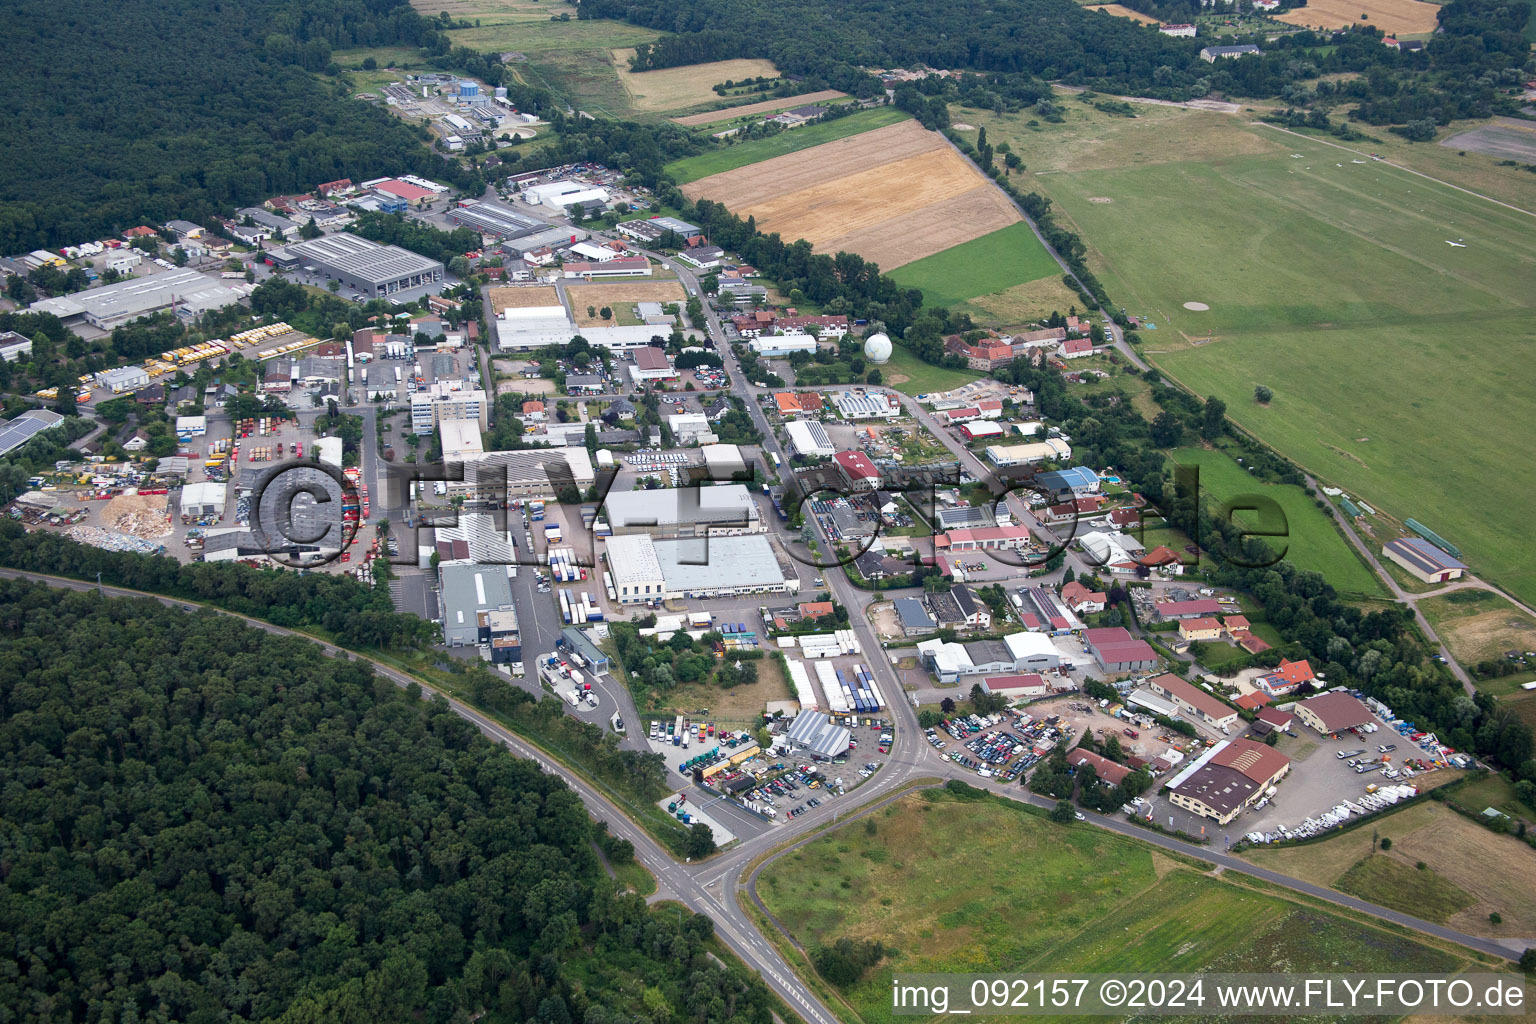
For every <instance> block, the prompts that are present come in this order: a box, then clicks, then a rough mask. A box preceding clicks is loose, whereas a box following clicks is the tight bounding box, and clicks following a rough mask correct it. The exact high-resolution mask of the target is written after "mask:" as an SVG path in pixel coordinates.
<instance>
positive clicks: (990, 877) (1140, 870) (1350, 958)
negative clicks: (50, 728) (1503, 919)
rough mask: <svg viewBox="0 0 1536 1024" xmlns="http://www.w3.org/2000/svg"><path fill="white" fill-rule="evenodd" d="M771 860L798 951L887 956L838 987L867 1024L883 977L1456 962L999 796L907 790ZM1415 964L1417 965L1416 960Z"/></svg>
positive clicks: (765, 888)
mask: <svg viewBox="0 0 1536 1024" xmlns="http://www.w3.org/2000/svg"><path fill="white" fill-rule="evenodd" d="M872 820H873V821H874V831H873V834H870V832H869V831H868V830H867V828H866V826H865V825H863V824H862V823H859V822H855V823H854V824H852V825H849V826H847V827H845V828H843V829H841V830H839V831H837V832H835V833H833V834H832V835H830V836H827V837H826V838H823V839H821V840H818V841H817V842H815V843H812V844H811V845H809V846H807V847H805V848H803V849H801V850H798V851H796V852H795V853H792V854H789V855H787V856H785V857H783V858H781V859H780V860H778V861H776V862H775V863H773V864H772V865H770V866H769V868H768V869H767V870H766V871H765V872H764V874H763V876H762V881H761V883H760V885H759V887H758V892H759V894H760V895H761V897H762V899H763V901H764V903H765V904H767V906H768V908H769V909H770V910H771V911H772V912H773V914H774V915H775V916H776V917H777V918H778V919H779V920H780V921H781V922H783V923H784V925H785V926H786V927H787V928H788V929H789V931H790V932H791V934H793V935H794V936H795V938H796V939H797V940H798V941H799V942H800V943H802V944H803V945H805V946H806V947H807V948H815V947H816V946H817V945H820V944H822V943H826V942H830V941H833V940H836V939H838V938H842V937H844V936H848V937H853V938H867V939H878V940H879V941H881V942H883V943H885V944H886V945H887V946H888V947H892V948H893V949H894V952H893V953H892V954H891V955H890V957H889V958H888V959H887V960H885V961H884V962H882V963H881V964H880V965H878V966H877V967H875V968H874V969H873V970H872V971H871V972H870V973H869V975H868V977H866V978H865V980H864V981H862V982H860V983H858V984H856V985H855V986H853V987H852V988H851V989H850V990H849V991H847V992H846V993H845V994H846V996H847V998H848V1000H849V1002H850V1003H851V1004H852V1005H853V1007H854V1009H855V1010H856V1011H857V1013H858V1014H859V1016H860V1018H862V1019H863V1020H864V1021H867V1022H870V1024H876V1022H882V1024H883V1022H886V1021H893V1020H899V1019H901V1018H898V1017H895V1016H894V1015H893V1014H892V1012H891V1007H890V979H891V977H892V975H893V973H896V972H903V973H914V972H948V971H957V972H966V973H971V972H981V973H992V972H1007V971H1031V970H1037V971H1040V970H1049V971H1053V972H1072V971H1116V970H1124V971H1151V970H1158V971H1199V970H1205V969H1210V970H1218V971H1243V970H1265V971H1267V970H1274V969H1276V968H1275V965H1276V964H1282V963H1283V964H1285V965H1286V969H1288V970H1292V971H1305V970H1365V969H1370V968H1376V969H1387V968H1388V966H1389V965H1390V969H1392V970H1414V969H1417V970H1446V969H1454V968H1455V967H1456V966H1458V965H1459V964H1460V963H1462V960H1461V958H1460V957H1457V956H1455V955H1452V954H1449V953H1445V952H1442V951H1440V950H1436V949H1431V948H1429V947H1427V946H1424V945H1421V944H1419V943H1416V942H1414V941H1412V940H1409V939H1406V938H1400V937H1397V936H1394V935H1391V934H1389V933H1386V932H1380V931H1377V930H1375V929H1374V928H1369V927H1366V926H1363V925H1360V924H1357V923H1354V922H1352V921H1349V920H1346V919H1344V918H1342V917H1334V916H1333V915H1330V914H1326V913H1323V912H1320V911H1313V910H1307V909H1302V908H1300V907H1297V906H1296V905H1294V904H1291V903H1289V902H1286V901H1284V900H1282V899H1279V898H1278V897H1275V896H1271V895H1268V894H1265V893H1260V892H1256V891H1253V890H1250V889H1246V888H1243V887H1242V886H1240V885H1234V884H1231V883H1228V882H1226V881H1223V880H1220V879H1215V878H1212V877H1210V876H1206V875H1202V874H1200V873H1199V872H1197V871H1196V870H1194V869H1192V868H1190V867H1186V866H1184V865H1183V864H1182V863H1180V862H1177V861H1175V860H1173V859H1172V858H1170V857H1167V856H1165V855H1163V854H1162V853H1160V852H1157V851H1154V850H1153V848H1152V847H1150V846H1148V845H1147V844H1144V843H1141V842H1138V841H1136V840H1133V839H1128V838H1122V837H1119V836H1114V835H1111V834H1109V833H1107V832H1104V831H1102V830H1098V829H1094V828H1091V827H1089V826H1086V825H1074V826H1060V825H1055V824H1052V823H1050V822H1048V821H1046V820H1045V819H1044V818H1042V817H1039V816H1038V815H1034V814H1030V813H1028V812H1026V811H1024V810H1022V809H1021V808H1019V807H1018V806H1017V805H1007V804H1004V803H1003V802H1001V801H997V800H987V801H984V802H978V803H963V802H959V801H955V800H953V799H952V798H949V797H947V796H945V797H939V798H938V799H935V800H931V801H930V800H929V799H926V798H925V797H924V796H922V795H917V796H912V797H908V798H906V799H903V800H901V801H899V802H898V803H896V804H893V805H892V806H890V807H888V808H886V809H885V810H884V811H881V812H878V813H877V814H875V815H873V816H872ZM1410 965H1412V966H1410Z"/></svg>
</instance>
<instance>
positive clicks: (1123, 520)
mask: <svg viewBox="0 0 1536 1024" xmlns="http://www.w3.org/2000/svg"><path fill="white" fill-rule="evenodd" d="M1108 522H1109V525H1110V526H1113V527H1114V528H1115V529H1117V530H1124V529H1127V528H1129V527H1132V526H1135V525H1136V524H1137V523H1139V522H1141V512H1140V511H1138V510H1137V509H1134V508H1114V509H1110V510H1109V519H1108Z"/></svg>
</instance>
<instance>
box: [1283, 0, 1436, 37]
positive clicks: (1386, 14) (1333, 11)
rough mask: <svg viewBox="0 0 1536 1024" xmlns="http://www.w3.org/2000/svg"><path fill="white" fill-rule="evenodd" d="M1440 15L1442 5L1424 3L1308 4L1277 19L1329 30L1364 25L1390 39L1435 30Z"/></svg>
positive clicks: (1338, 0)
mask: <svg viewBox="0 0 1536 1024" xmlns="http://www.w3.org/2000/svg"><path fill="white" fill-rule="evenodd" d="M1439 11H1440V5H1439V4H1431V3H1424V2H1423V0H1308V2H1307V6H1305V7H1298V8H1296V9H1295V10H1291V11H1286V12H1285V13H1284V14H1277V15H1275V16H1274V17H1275V20H1276V21H1283V22H1285V23H1286V24H1287V25H1299V26H1301V27H1302V28H1321V29H1329V30H1332V29H1338V28H1348V27H1349V26H1351V25H1358V24H1360V23H1361V22H1362V21H1363V22H1365V23H1366V24H1368V25H1374V26H1376V27H1377V28H1379V29H1381V30H1382V31H1383V32H1385V33H1386V34H1387V35H1389V36H1419V35H1427V34H1428V33H1430V32H1433V31H1434V30H1435V26H1436V25H1438V24H1439V22H1438V20H1437V19H1436V17H1435V15H1436V14H1438V13H1439Z"/></svg>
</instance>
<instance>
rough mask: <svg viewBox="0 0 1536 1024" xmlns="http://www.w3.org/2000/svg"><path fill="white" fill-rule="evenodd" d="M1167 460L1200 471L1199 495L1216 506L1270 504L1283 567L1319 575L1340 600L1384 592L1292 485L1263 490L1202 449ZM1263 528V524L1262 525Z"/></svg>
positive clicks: (1223, 457)
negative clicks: (1243, 498) (1276, 517)
mask: <svg viewBox="0 0 1536 1024" xmlns="http://www.w3.org/2000/svg"><path fill="white" fill-rule="evenodd" d="M1173 460H1174V461H1175V462H1177V463H1178V464H1180V465H1182V466H1199V467H1200V490H1201V491H1202V492H1203V493H1205V494H1208V495H1210V496H1211V497H1213V498H1215V499H1216V500H1217V501H1230V500H1232V499H1233V498H1236V497H1238V496H1239V495H1249V494H1257V495H1261V496H1263V497H1266V498H1273V499H1274V500H1275V501H1276V502H1278V503H1279V505H1280V508H1281V509H1282V510H1283V511H1284V512H1285V518H1286V528H1287V529H1288V530H1289V539H1288V540H1281V539H1278V538H1276V539H1272V540H1271V541H1270V543H1271V544H1273V545H1274V546H1275V547H1276V548H1278V547H1279V546H1280V545H1281V544H1285V545H1287V550H1286V554H1285V558H1286V561H1288V562H1290V563H1292V564H1293V565H1295V566H1296V567H1297V568H1299V569H1309V570H1311V571H1312V572H1319V573H1322V574H1323V575H1324V576H1325V577H1327V579H1328V582H1329V583H1331V584H1333V587H1334V589H1335V590H1338V591H1339V592H1341V593H1343V594H1359V595H1363V596H1365V597H1382V596H1385V594H1386V591H1385V589H1384V588H1383V586H1382V583H1381V581H1380V580H1379V579H1378V578H1377V577H1376V574H1375V573H1373V572H1372V571H1371V570H1370V568H1369V567H1367V566H1366V564H1365V563H1364V562H1362V561H1361V560H1360V558H1359V556H1358V555H1356V554H1355V549H1354V548H1353V547H1352V546H1351V545H1350V543H1349V541H1348V540H1346V539H1345V538H1344V536H1343V535H1342V534H1340V533H1339V531H1338V530H1337V529H1336V528H1335V526H1334V523H1333V519H1332V518H1331V517H1330V516H1329V515H1328V513H1327V512H1325V511H1324V510H1323V509H1320V508H1318V507H1317V503H1316V501H1315V500H1314V499H1312V498H1309V497H1307V494H1306V492H1305V491H1303V490H1302V489H1301V488H1300V487H1298V486H1296V485H1295V484H1264V483H1259V482H1258V481H1256V480H1254V479H1253V478H1252V477H1251V476H1250V475H1249V474H1248V471H1247V470H1245V469H1243V467H1241V466H1239V465H1238V464H1237V463H1236V462H1234V461H1233V460H1232V457H1231V456H1229V455H1227V454H1226V453H1225V452H1219V451H1211V450H1208V449H1204V448H1180V449H1178V450H1176V451H1175V452H1174V453H1173ZM1238 518H1239V520H1240V521H1244V522H1253V521H1254V520H1252V519H1251V518H1250V514H1248V513H1242V512H1239V513H1238ZM1265 525H1268V524H1265Z"/></svg>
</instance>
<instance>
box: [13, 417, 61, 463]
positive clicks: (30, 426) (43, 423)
mask: <svg viewBox="0 0 1536 1024" xmlns="http://www.w3.org/2000/svg"><path fill="white" fill-rule="evenodd" d="M63 422H64V417H63V416H61V415H59V414H58V413H56V412H54V411H53V410H52V409H28V410H27V411H26V412H24V413H21V414H20V415H18V416H16V417H15V418H14V419H11V420H0V455H6V454H8V453H10V452H13V451H15V450H16V449H17V448H20V447H21V446H22V445H24V444H26V443H27V442H28V441H30V440H32V439H33V438H34V437H36V436H37V435H38V434H41V433H42V432H43V431H45V430H49V429H52V428H53V427H56V426H58V425H59V424H60V423H63Z"/></svg>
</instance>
